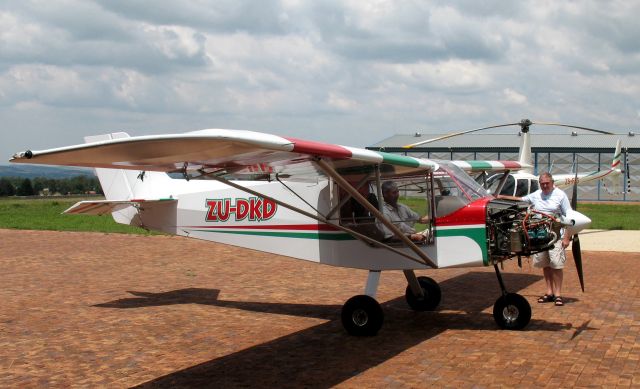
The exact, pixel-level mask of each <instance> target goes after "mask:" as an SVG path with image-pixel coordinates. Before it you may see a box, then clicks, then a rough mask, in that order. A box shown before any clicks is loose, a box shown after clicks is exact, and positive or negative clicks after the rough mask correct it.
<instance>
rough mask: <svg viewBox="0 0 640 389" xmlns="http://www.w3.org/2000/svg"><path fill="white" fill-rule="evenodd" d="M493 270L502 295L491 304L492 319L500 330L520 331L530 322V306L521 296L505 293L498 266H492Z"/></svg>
mask: <svg viewBox="0 0 640 389" xmlns="http://www.w3.org/2000/svg"><path fill="white" fill-rule="evenodd" d="M493 268H494V269H495V271H496V276H497V277H498V283H499V284H500V290H501V291H502V295H501V296H500V297H498V299H497V300H496V302H495V304H493V319H494V320H495V321H496V323H497V324H498V326H499V327H500V328H502V329H508V330H521V329H523V328H524V327H526V326H527V324H529V321H530V320H531V305H529V302H528V301H527V299H525V298H524V297H522V296H521V295H519V294H517V293H509V292H507V289H506V288H505V286H504V281H503V280H502V275H501V274H500V269H498V265H497V264H494V265H493Z"/></svg>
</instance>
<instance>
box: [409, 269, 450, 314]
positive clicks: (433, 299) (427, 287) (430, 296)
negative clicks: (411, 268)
mask: <svg viewBox="0 0 640 389" xmlns="http://www.w3.org/2000/svg"><path fill="white" fill-rule="evenodd" d="M418 283H420V287H422V293H424V297H418V296H416V295H414V294H413V291H412V290H411V287H410V286H407V290H406V291H405V293H404V298H405V299H406V300H407V304H409V306H410V307H411V309H413V310H414V311H433V310H434V309H436V308H437V307H438V305H439V304H440V299H441V298H442V292H441V291H440V285H438V283H437V282H436V281H435V280H434V279H433V278H429V277H418Z"/></svg>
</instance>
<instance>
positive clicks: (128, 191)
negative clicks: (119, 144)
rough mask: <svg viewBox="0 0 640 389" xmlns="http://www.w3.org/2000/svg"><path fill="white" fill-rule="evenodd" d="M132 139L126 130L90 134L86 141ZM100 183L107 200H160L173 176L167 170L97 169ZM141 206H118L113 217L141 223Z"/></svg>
mask: <svg viewBox="0 0 640 389" xmlns="http://www.w3.org/2000/svg"><path fill="white" fill-rule="evenodd" d="M122 138H129V134H127V133H125V132H116V133H112V134H105V135H94V136H87V137H85V138H84V140H85V143H91V142H99V141H105V140H111V139H122ZM95 172H96V175H97V176H98V180H99V181H100V186H101V187H102V191H103V192H104V196H105V198H106V200H107V201H115V202H122V201H130V200H140V199H154V200H155V199H158V198H162V197H163V193H162V192H163V191H164V190H163V188H167V187H168V186H169V183H170V182H171V177H169V176H168V175H167V174H166V173H163V172H144V171H137V170H125V169H102V168H96V169H95ZM137 214H138V209H137V208H136V207H135V206H134V205H127V206H124V207H118V208H114V209H113V211H112V215H113V219H114V220H115V221H116V222H118V223H121V224H135V225H138V224H139V222H138V221H137V218H136V215H137Z"/></svg>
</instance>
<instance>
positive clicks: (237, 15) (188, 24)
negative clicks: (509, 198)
mask: <svg viewBox="0 0 640 389" xmlns="http://www.w3.org/2000/svg"><path fill="white" fill-rule="evenodd" d="M70 10H73V12H70ZM638 14H640V3H637V2H628V1H622V0H619V1H612V2H605V3H603V2H599V1H583V2H551V1H548V2H538V1H524V2H511V3H505V2H502V1H484V2H477V1H468V0H454V1H451V2H447V3H442V2H435V1H418V2H392V1H364V0H348V1H338V0H330V1H323V2H302V1H298V0H285V1H278V0H265V1H262V2H258V3H256V2H252V1H237V0H233V1H231V0H229V1H220V0H198V1H193V2H188V3H177V2H173V3H171V2H163V3H158V2H153V3H152V2H144V1H142V2H130V1H123V0H108V1H107V0H105V1H77V0H62V1H61V2H40V1H28V0H25V1H20V2H3V3H1V4H0V25H2V29H0V50H1V52H2V56H0V123H2V127H0V128H1V129H0V136H2V139H0V153H2V154H3V155H10V154H12V153H13V152H15V151H16V150H14V148H15V147H16V146H17V145H18V143H19V144H20V145H21V146H19V148H23V147H24V146H29V145H25V143H27V142H26V140H36V141H44V140H43V137H41V136H40V137H39V136H38V134H40V133H41V131H43V130H42V126H43V123H46V125H47V128H48V131H54V132H55V133H56V134H57V137H56V141H60V142H61V143H62V144H65V143H74V142H75V141H77V140H78V139H81V138H82V136H84V135H87V134H89V133H90V132H94V131H98V130H99V131H100V132H104V131H108V130H113V129H116V130H117V129H126V128H129V129H131V131H132V133H133V134H142V133H150V132H159V131H164V132H170V131H182V130H189V129H198V128H206V127H227V128H234V127H236V128H244V129H252V130H262V131H274V132H279V133H282V134H286V135H292V136H298V137H307V138H311V139H315V138H319V139H318V140H323V141H328V142H334V143H340V144H347V145H349V144H352V145H354V146H366V145H367V144H370V143H374V142H376V141H378V140H380V137H384V136H387V135H389V134H390V133H396V132H406V133H411V132H414V131H416V130H418V129H419V130H421V131H423V132H424V131H427V130H429V129H433V130H438V131H441V130H456V129H460V128H462V129H468V128H475V127H478V126H482V125H489V124H496V123H499V122H505V121H509V122H511V121H514V120H519V119H520V118H521V116H522V115H523V114H526V115H529V116H530V117H535V118H537V119H539V120H540V119H547V118H549V119H552V120H557V121H565V122H571V123H579V124H584V125H587V126H589V127H605V128H608V129H616V128H622V129H630V128H634V127H637V124H636V123H637V121H638V108H637V104H636V100H637V96H639V95H640V89H639V85H640V40H638V39H637V37H638V36H639V35H640V24H638V23H637V21H636V18H635V15H638ZM523 111H525V112H524V113H523ZM9 129H11V134H12V136H11V137H8V136H6V135H5V134H8V133H9ZM15 129H18V130H19V131H16V130H15ZM365 129H366V130H365ZM320 130H322V131H320ZM363 134H364V136H363ZM21 139H22V141H21ZM45 146H46V145H45Z"/></svg>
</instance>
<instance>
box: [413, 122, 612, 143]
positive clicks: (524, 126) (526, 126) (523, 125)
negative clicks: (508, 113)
mask: <svg viewBox="0 0 640 389" xmlns="http://www.w3.org/2000/svg"><path fill="white" fill-rule="evenodd" d="M533 124H538V125H541V126H556V127H566V128H575V129H578V130H585V131H591V132H597V133H599V134H605V135H614V133H613V132H610V131H604V130H598V129H595V128H589V127H582V126H574V125H571V124H562V123H553V122H534V121H530V120H529V119H523V120H521V121H520V122H517V123H507V124H498V125H495V126H488V127H482V128H474V129H473V130H466V131H459V132H453V133H451V134H446V135H442V136H439V137H437V138H432V139H426V140H423V141H420V142H416V143H411V144H408V145H405V146H402V148H405V149H411V148H414V147H417V146H421V145H424V144H427V143H433V142H437V141H439V140H443V139H448V138H453V137H454V136H459V135H464V134H469V133H472V132H476V131H483V130H489V129H492V128H500V127H510V126H520V128H521V131H522V132H528V131H529V126H530V125H533Z"/></svg>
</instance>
